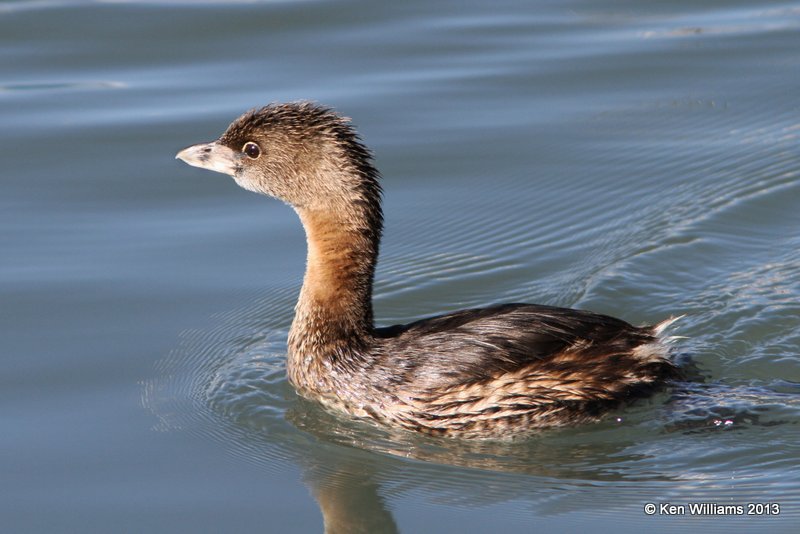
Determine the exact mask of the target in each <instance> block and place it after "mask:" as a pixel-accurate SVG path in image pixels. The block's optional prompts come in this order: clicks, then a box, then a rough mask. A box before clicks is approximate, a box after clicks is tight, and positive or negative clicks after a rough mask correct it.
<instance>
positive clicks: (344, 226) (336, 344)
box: [289, 206, 380, 368]
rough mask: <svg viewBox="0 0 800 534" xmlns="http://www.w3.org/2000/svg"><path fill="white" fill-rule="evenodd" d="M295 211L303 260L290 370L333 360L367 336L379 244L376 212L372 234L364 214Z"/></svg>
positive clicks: (291, 337) (368, 218)
mask: <svg viewBox="0 0 800 534" xmlns="http://www.w3.org/2000/svg"><path fill="white" fill-rule="evenodd" d="M297 211H298V214H299V215H300V219H301V221H302V222H303V227H304V228H305V231H306V239H307V242H308V257H307V262H306V273H305V277H304V279H303V288H302V289H301V290H300V297H299V299H298V301H297V306H296V308H295V317H294V321H293V322H292V327H291V330H290V332H289V358H290V361H289V366H290V368H291V367H292V366H293V365H308V364H307V362H309V361H310V360H316V359H319V358H330V359H335V358H336V357H337V356H338V355H340V354H342V353H343V351H345V350H346V349H348V348H352V347H359V346H363V343H364V342H366V341H367V340H368V339H369V338H370V337H371V336H372V330H373V319H372V282H373V277H374V273H375V264H376V262H377V257H378V243H379V240H380V207H379V206H378V207H377V214H378V219H377V228H376V227H375V226H374V225H373V224H371V223H375V221H370V217H369V213H368V212H366V213H362V214H360V215H359V214H356V215H354V211H357V210H349V213H348V212H344V211H338V210H337V211H333V210H324V211H312V210H306V209H298V210H297ZM301 361H302V362H306V363H305V364H300V363H299V362H301Z"/></svg>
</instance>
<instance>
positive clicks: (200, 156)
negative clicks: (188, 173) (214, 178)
mask: <svg viewBox="0 0 800 534" xmlns="http://www.w3.org/2000/svg"><path fill="white" fill-rule="evenodd" d="M175 159H179V160H183V161H184V162H185V163H188V164H189V165H191V166H192V167H200V168H201V169H208V170H209V171H214V172H221V173H222V174H227V175H229V176H233V175H235V174H236V171H237V170H239V168H240V167H241V163H240V159H241V156H240V155H239V153H238V152H234V151H233V150H231V149H230V148H228V147H226V146H225V145H221V144H219V143H218V142H216V141H215V142H213V143H201V144H199V145H192V146H190V147H187V148H184V149H183V150H181V151H180V152H178V154H177V155H176V156H175Z"/></svg>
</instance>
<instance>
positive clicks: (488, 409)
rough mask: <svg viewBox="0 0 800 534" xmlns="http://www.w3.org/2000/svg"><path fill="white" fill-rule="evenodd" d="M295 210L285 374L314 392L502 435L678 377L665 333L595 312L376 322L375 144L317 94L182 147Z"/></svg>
mask: <svg viewBox="0 0 800 534" xmlns="http://www.w3.org/2000/svg"><path fill="white" fill-rule="evenodd" d="M177 157H178V158H179V159H182V160H183V161H185V162H186V163H188V164H190V165H194V166H198V167H202V168H206V169H209V170H214V171H217V172H222V173H225V174H229V175H231V176H233V178H234V179H235V180H236V182H237V183H238V184H239V185H240V186H242V187H244V188H245V189H248V190H251V191H255V192H259V193H263V194H266V195H269V196H273V197H276V198H279V199H281V200H283V201H284V202H286V203H287V204H289V205H290V206H292V207H293V208H294V209H295V211H296V212H297V213H298V215H299V216H300V220H301V222H302V223H303V227H304V228H305V231H306V238H307V243H308V256H307V263H306V273H305V277H304V280H303V286H302V289H301V290H300V295H299V298H298V303H297V306H296V308H295V318H294V321H293V323H292V327H291V329H290V332H289V339H288V362H287V374H288V378H289V381H290V382H291V383H292V385H293V386H294V387H295V389H296V390H297V391H298V392H299V393H300V394H301V395H303V396H305V397H308V398H311V399H315V400H318V401H320V402H322V403H323V404H324V405H326V406H328V407H331V408H334V409H336V410H339V411H343V412H346V413H349V414H351V415H354V416H357V417H364V418H370V419H373V420H376V421H378V422H381V423H384V424H387V425H391V426H395V427H401V428H405V429H409V430H414V431H419V432H423V433H426V434H431V435H444V436H457V437H463V438H505V437H512V436H516V435H519V434H521V433H524V432H526V431H530V430H531V429H534V428H542V427H552V426H564V425H569V424H575V423H581V422H586V421H592V420H596V419H598V418H599V417H601V416H602V414H603V413H605V412H607V410H608V409H611V408H614V407H616V406H618V405H619V404H620V403H622V402H624V401H628V400H631V399H634V398H637V397H641V396H645V395H647V394H650V393H652V392H653V391H655V390H656V389H658V388H660V387H662V386H663V385H664V384H665V383H666V382H667V381H668V380H670V379H674V378H677V377H679V376H680V371H679V370H678V368H677V367H676V366H675V365H674V364H673V363H672V362H671V361H670V360H669V358H668V348H667V345H666V344H665V343H664V339H663V337H661V336H660V334H661V333H662V330H663V329H664V328H665V327H666V326H667V325H668V324H669V322H671V321H669V320H668V321H665V322H663V323H661V324H660V325H657V326H645V327H636V326H632V325H631V324H629V323H627V322H625V321H622V320H620V319H615V318H612V317H608V316H605V315H600V314H596V313H592V312H588V311H581V310H573V309H568V308H558V307H552V306H541V305H534V304H501V305H496V306H491V307H487V308H481V309H469V310H462V311H459V312H455V313H451V314H447V315H441V316H437V317H432V318H428V319H423V320H420V321H417V322H414V323H411V324H408V325H396V326H392V327H387V328H376V327H375V326H374V322H373V312H372V286H373V279H374V273H375V265H376V262H377V258H378V248H379V243H380V236H381V231H382V227H383V216H382V211H381V188H380V183H379V179H380V176H379V174H378V171H377V170H376V169H375V167H374V166H373V164H372V158H371V154H370V152H369V151H368V150H367V148H366V147H365V146H364V145H363V144H362V143H361V141H360V139H359V137H358V135H357V134H356V133H355V131H354V130H353V128H352V127H351V125H350V124H349V121H348V120H347V119H345V118H343V117H341V116H339V115H337V114H336V113H334V112H333V111H331V110H329V109H327V108H324V107H321V106H318V105H315V104H312V103H308V102H296V103H288V104H272V105H269V106H266V107H264V108H261V109H257V110H253V111H250V112H248V113H245V114H244V115H242V116H241V117H239V118H238V119H236V121H234V122H233V123H232V124H231V125H230V126H229V127H228V129H227V130H226V131H225V133H224V134H223V135H222V136H221V137H220V138H219V139H218V140H217V141H214V142H211V143H205V144H200V145H194V146H191V147H189V148H187V149H184V150H183V151H181V152H179V153H178V156H177Z"/></svg>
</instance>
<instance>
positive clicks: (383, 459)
mask: <svg viewBox="0 0 800 534" xmlns="http://www.w3.org/2000/svg"><path fill="white" fill-rule="evenodd" d="M798 30H800V4H799V3H797V2H745V1H739V2H735V1H731V2H725V3H719V2H711V1H708V0H706V1H700V2H666V1H658V2H647V3H642V2H633V1H610V0H601V1H597V0H594V1H579V0H569V1H566V2H565V1H559V2H548V1H544V0H542V1H537V2H532V3H531V2H511V1H509V2H492V3H486V2H452V3H450V2H444V3H437V4H435V5H432V4H430V3H428V2H413V1H412V2H402V3H394V4H387V3H375V2H366V1H350V2H314V1H308V2H291V1H286V2H278V1H264V2H260V1H252V2H213V1H206V2H201V1H198V2H179V1H173V2H156V1H153V2H137V1H127V2H126V1H118V2H82V1H57V0H53V1H44V0H42V1H29V2H26V1H19V2H5V3H3V4H0V124H2V126H3V127H2V128H0V146H1V147H2V148H0V151H2V154H3V162H4V164H5V165H4V173H3V179H2V182H0V184H2V185H0V187H2V194H0V249H1V250H2V251H3V253H2V261H0V302H2V306H0V329H1V331H0V337H1V338H2V340H3V345H2V346H3V350H2V357H3V361H4V363H5V370H4V372H3V373H2V375H0V380H2V386H0V397H1V398H2V406H3V408H4V409H3V410H2V411H3V417H2V419H0V421H2V423H1V424H2V428H0V436H1V437H0V446H2V450H3V454H2V456H0V474H1V475H2V476H0V480H2V482H1V483H0V488H2V495H3V498H2V499H0V515H2V517H3V524H4V529H8V530H9V531H12V532H109V531H133V532H142V531H149V532H176V531H194V532H219V531H223V530H224V531H245V530H258V531H268V532H316V531H320V530H321V529H322V525H323V513H324V514H325V516H326V517H327V520H328V522H329V526H330V527H331V529H332V530H333V528H334V527H337V526H338V527H341V528H342V529H344V530H345V531H347V530H351V531H352V529H355V528H356V527H357V526H358V525H360V526H361V527H362V528H363V529H364V530H365V531H369V532H392V531H397V530H399V531H403V532H431V531H436V532H450V531H452V532H464V531H468V532H495V531H503V532H529V531H531V530H534V529H541V530H543V531H551V530H552V531H565V530H566V531H569V530H577V531H583V530H586V529H592V530H593V531H597V532H610V531H614V532H618V531H625V532H639V531H641V530H643V529H647V530H648V531H652V532H668V531H673V530H678V529H682V528H702V529H705V530H708V531H720V532H722V531H724V532H729V531H742V532H745V531H752V530H754V529H762V528H763V529H769V530H770V531H775V532H792V531H794V528H796V524H797V520H798V516H799V515H800V469H798V463H799V461H800V446H798V443H800V431H799V430H798V422H800V360H799V359H798V352H799V351H800V304H798V302H800V209H798V208H799V207H800V180H799V179H798V174H797V173H798V168H799V167H800V156H798V132H800V120H799V119H798V116H800V115H799V114H798V113H799V112H800V97H798V95H800V84H799V83H798V81H800V78H798V77H797V75H796V73H797V69H798V66H800V65H798V63H800V60H799V58H800V56H798V55H797V53H796V51H797V50H798V46H800V33H799V32H798ZM296 99H312V100H317V101H320V102H323V103H326V104H328V105H331V106H334V107H335V108H337V109H338V110H340V111H341V112H342V113H344V114H346V115H348V116H350V117H352V118H353V120H354V122H355V123H356V124H357V126H358V128H359V131H360V132H361V134H362V136H363V138H364V139H365V141H366V142H367V143H368V144H369V145H370V146H371V147H372V148H373V149H374V151H375V156H376V162H377V164H378V166H379V167H380V169H381V171H382V173H383V175H384V182H383V183H384V189H385V193H386V201H385V213H386V233H385V239H384V242H383V245H382V252H381V261H380V264H379V268H378V273H377V285H376V290H375V294H376V295H375V296H376V315H377V317H378V320H379V322H380V323H381V324H393V323H397V322H407V321H410V320H412V319H416V318H419V317H422V316H425V315H431V314H436V313H443V312H447V311H451V310H454V309H458V308H462V307H468V306H480V305H486V304H490V303H494V302H501V301H529V302H539V303H543V304H552V305H563V306H574V307H580V308H585V309H590V310H593V311H597V312H601V313H607V314H612V315H616V316H619V317H621V318H624V319H626V320H628V321H630V322H633V323H636V324H643V323H652V322H656V321H659V320H662V319H664V318H666V317H669V316H673V315H685V317H684V318H683V319H681V320H680V321H679V322H678V323H676V325H675V327H674V328H673V332H672V333H673V334H676V335H680V336H685V339H682V340H680V341H679V342H678V343H676V345H675V348H676V355H677V356H676V357H678V358H680V359H681V360H682V361H685V360H691V361H692V362H693V364H694V366H695V367H696V372H695V374H696V375H697V376H696V377H695V380H694V381H693V382H692V383H689V384H685V385H683V386H681V387H680V388H677V389H676V390H674V391H671V392H665V393H664V394H662V395H659V396H657V397H655V398H653V399H650V400H647V401H644V402H641V403H639V404H636V405H635V406H631V407H628V408H627V409H624V410H621V411H619V412H617V413H614V414H611V415H609V417H608V418H607V420H605V421H603V422H601V423H599V424H597V425H588V426H583V427H579V428H574V429H568V430H560V431H550V432H541V433H539V434H536V435H534V436H531V438H530V439H527V440H521V441H517V442H513V443H505V444H503V443H500V444H498V443H460V442H454V441H447V440H433V439H428V438H422V437H417V436H410V435H406V434H397V433H392V432H389V431H386V430H384V429H379V428H376V427H374V426H371V425H368V424H365V423H359V422H354V421H348V420H344V419H342V418H337V417H333V416H331V415H329V414H327V413H325V412H323V411H322V410H320V409H319V408H318V407H316V406H315V405H313V404H311V403H307V402H304V401H301V400H300V399H299V398H298V397H297V396H296V395H295V394H294V392H293V391H292V389H291V387H290V386H289V385H288V384H287V382H286V379H285V377H284V369H285V362H284V358H285V352H286V348H285V342H286V333H287V330H288V327H289V324H290V322H291V318H292V311H293V310H292V308H293V306H294V301H295V298H296V295H297V291H298V289H299V285H300V282H301V278H302V270H303V266H304V257H305V241H304V238H303V234H302V230H301V228H300V225H299V222H298V221H297V220H296V217H295V215H294V213H293V212H292V211H291V210H290V209H288V208H287V207H286V206H284V205H282V204H281V203H279V202H277V201H274V200H269V199H266V198H262V197H258V196H257V195H253V194H251V193H247V192H245V191H242V190H240V189H238V188H237V187H236V186H235V185H234V184H233V182H232V181H231V180H230V179H227V178H225V177H223V176H221V175H213V174H211V173H202V172H200V171H198V170H197V169H191V168H189V167H187V166H185V165H182V164H180V163H179V162H175V161H174V160H173V157H174V154H175V152H176V151H177V150H178V149H180V148H182V147H183V146H186V145H188V144H192V143H195V142H200V141H206V140H210V139H213V138H215V137H216V136H217V135H219V133H221V132H222V131H223V130H224V128H225V127H226V126H227V124H228V123H229V122H230V121H231V120H232V119H233V118H234V117H236V116H238V115H239V114H240V113H241V112H243V111H245V110H247V109H249V108H252V107H255V106H260V105H263V104H266V103H268V102H271V101H285V100H296ZM690 502H713V503H719V504H728V505H745V506H746V504H747V503H751V502H752V503H779V504H780V515H778V516H770V517H753V516H744V517H743V516H736V515H728V516H721V517H696V516H690V515H688V514H686V515H678V516H666V515H662V514H656V515H654V516H648V515H646V514H645V513H644V506H645V504H647V503H658V504H660V503H672V504H678V505H680V504H683V505H685V504H687V503H690Z"/></svg>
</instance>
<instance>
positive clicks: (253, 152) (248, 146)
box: [242, 141, 261, 159]
mask: <svg viewBox="0 0 800 534" xmlns="http://www.w3.org/2000/svg"><path fill="white" fill-rule="evenodd" d="M242 152H244V153H245V154H247V157H248V158H250V159H256V158H257V157H258V156H260V155H261V148H260V147H259V146H258V145H257V144H255V143H253V142H252V141H250V142H248V143H245V144H244V146H243V147H242Z"/></svg>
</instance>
